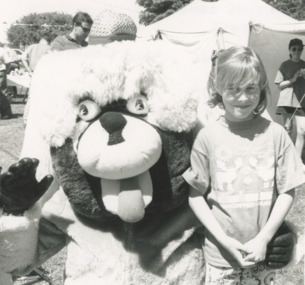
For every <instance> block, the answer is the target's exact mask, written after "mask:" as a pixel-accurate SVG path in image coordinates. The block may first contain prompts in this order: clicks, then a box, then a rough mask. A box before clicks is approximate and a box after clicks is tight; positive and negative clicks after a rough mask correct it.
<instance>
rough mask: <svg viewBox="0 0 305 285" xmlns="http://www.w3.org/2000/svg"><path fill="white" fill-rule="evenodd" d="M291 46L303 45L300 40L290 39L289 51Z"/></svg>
mask: <svg viewBox="0 0 305 285" xmlns="http://www.w3.org/2000/svg"><path fill="white" fill-rule="evenodd" d="M292 46H304V45H303V42H302V40H300V39H292V40H291V41H290V42H289V49H290V48H291V47H292Z"/></svg>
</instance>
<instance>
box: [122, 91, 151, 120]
mask: <svg viewBox="0 0 305 285" xmlns="http://www.w3.org/2000/svg"><path fill="white" fill-rule="evenodd" d="M126 108H127V110H128V111H129V112H130V113H133V114H138V115H146V114H147V113H148V111H149V108H148V102H147V98H146V97H145V96H143V95H139V96H137V97H134V98H131V99H129V100H128V102H127V104H126Z"/></svg>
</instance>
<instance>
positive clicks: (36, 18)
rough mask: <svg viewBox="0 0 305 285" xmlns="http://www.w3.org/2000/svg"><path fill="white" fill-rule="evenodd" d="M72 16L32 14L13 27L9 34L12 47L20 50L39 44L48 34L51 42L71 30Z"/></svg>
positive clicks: (54, 13)
mask: <svg viewBox="0 0 305 285" xmlns="http://www.w3.org/2000/svg"><path fill="white" fill-rule="evenodd" d="M71 23H72V16H71V15H68V14H64V13H57V12H53V13H40V14H37V13H32V14H29V15H26V16H24V17H22V18H21V19H20V20H18V21H17V22H16V23H15V24H13V25H11V27H10V28H9V29H8V32H7V38H8V41H9V43H10V46H11V47H13V48H20V46H28V45H31V44H34V43H38V42H39V40H40V39H41V37H42V35H43V34H45V33H47V34H48V35H49V36H50V38H51V40H52V39H54V38H55V37H56V36H57V35H60V34H64V33H67V31H70V30H71V25H72V24H71Z"/></svg>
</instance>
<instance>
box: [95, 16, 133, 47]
mask: <svg viewBox="0 0 305 285" xmlns="http://www.w3.org/2000/svg"><path fill="white" fill-rule="evenodd" d="M136 36H137V26H136V24H135V23H134V21H133V20H132V18H131V17H130V16H128V15H127V14H120V13H116V12H113V11H111V10H103V11H102V12H100V13H99V14H98V15H97V16H96V18H94V24H93V26H92V29H91V32H90V35H89V45H96V44H107V43H111V42H114V41H125V40H132V41H133V40H135V39H136Z"/></svg>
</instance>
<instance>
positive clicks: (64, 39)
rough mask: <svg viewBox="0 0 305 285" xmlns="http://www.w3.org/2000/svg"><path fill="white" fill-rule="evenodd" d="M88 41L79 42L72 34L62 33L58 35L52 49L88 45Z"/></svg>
mask: <svg viewBox="0 0 305 285" xmlns="http://www.w3.org/2000/svg"><path fill="white" fill-rule="evenodd" d="M87 45H88V42H86V41H83V42H82V43H81V44H79V43H78V42H77V41H76V40H75V39H73V38H72V37H71V36H70V35H62V36H58V37H56V38H55V39H54V40H53V42H52V43H51V50H67V49H76V48H81V47H86V46H87Z"/></svg>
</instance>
